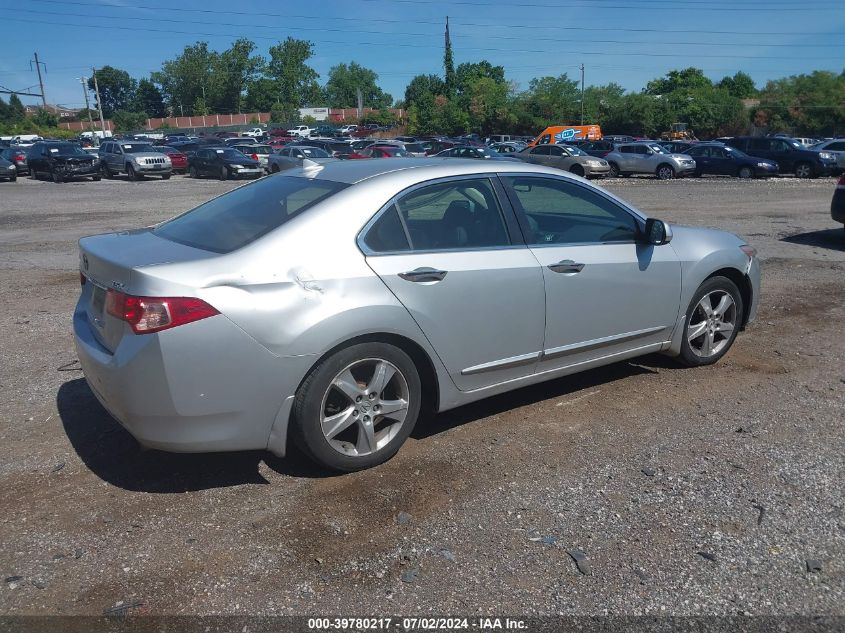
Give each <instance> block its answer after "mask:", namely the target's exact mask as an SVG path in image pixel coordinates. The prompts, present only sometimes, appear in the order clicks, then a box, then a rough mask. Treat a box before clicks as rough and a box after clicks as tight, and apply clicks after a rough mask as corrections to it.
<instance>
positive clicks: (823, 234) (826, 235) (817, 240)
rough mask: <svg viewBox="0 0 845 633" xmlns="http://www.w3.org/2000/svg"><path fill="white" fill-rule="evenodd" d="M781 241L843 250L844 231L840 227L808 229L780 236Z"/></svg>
mask: <svg viewBox="0 0 845 633" xmlns="http://www.w3.org/2000/svg"><path fill="white" fill-rule="evenodd" d="M781 242H790V243H791V244H803V245H804V246H819V247H821V248H830V249H832V250H836V251H845V231H843V230H842V227H839V228H838V229H823V230H821V231H808V232H806V233H797V234H795V235H789V236H787V237H784V238H781Z"/></svg>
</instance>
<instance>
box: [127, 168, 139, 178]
mask: <svg viewBox="0 0 845 633" xmlns="http://www.w3.org/2000/svg"><path fill="white" fill-rule="evenodd" d="M126 176H127V177H128V178H129V180H131V181H132V182H135V181H137V180H138V174H137V173H136V172H135V168H134V167H133V166H132V165H127V166H126Z"/></svg>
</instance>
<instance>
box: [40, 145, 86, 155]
mask: <svg viewBox="0 0 845 633" xmlns="http://www.w3.org/2000/svg"><path fill="white" fill-rule="evenodd" d="M47 151H48V152H50V153H51V154H64V155H68V154H70V155H72V156H79V155H82V156H89V155H90V154H88V152H86V151H85V150H84V149H82V148H81V147H79V145H74V144H73V143H50V144H49V145H47Z"/></svg>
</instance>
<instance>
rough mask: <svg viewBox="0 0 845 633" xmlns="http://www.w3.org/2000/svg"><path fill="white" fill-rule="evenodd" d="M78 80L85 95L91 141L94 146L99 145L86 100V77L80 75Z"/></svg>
mask: <svg viewBox="0 0 845 633" xmlns="http://www.w3.org/2000/svg"><path fill="white" fill-rule="evenodd" d="M79 81H80V82H82V92H83V94H84V95H85V110H86V112H88V126H89V127H88V129H89V130H91V136H92V138H91V142H93V143H94V146H95V147H99V145H100V139H99V137H98V136H97V135H96V134H94V119H93V118H92V117H91V105H90V103H89V102H88V79H87V77H80V78H79Z"/></svg>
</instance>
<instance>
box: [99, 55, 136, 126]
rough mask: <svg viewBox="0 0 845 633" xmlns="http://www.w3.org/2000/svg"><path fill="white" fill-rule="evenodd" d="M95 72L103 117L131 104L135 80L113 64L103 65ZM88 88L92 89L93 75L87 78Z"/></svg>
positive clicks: (108, 116) (109, 115)
mask: <svg viewBox="0 0 845 633" xmlns="http://www.w3.org/2000/svg"><path fill="white" fill-rule="evenodd" d="M95 74H96V76H97V86H98V87H99V90H100V106H101V107H102V109H103V116H104V117H106V118H107V119H108V118H111V116H112V114H113V113H114V111H115V110H125V109H126V108H128V107H130V106H131V104H132V100H133V98H134V96H135V88H136V82H135V80H134V79H132V77H130V75H129V73H128V72H126V71H125V70H121V69H120V68H114V67H113V66H103V67H102V68H100V69H98V70H97V71H96V73H95ZM88 89H89V90H92V91H93V90H94V78H93V77H90V78H89V79H88ZM95 96H96V95H95Z"/></svg>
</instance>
